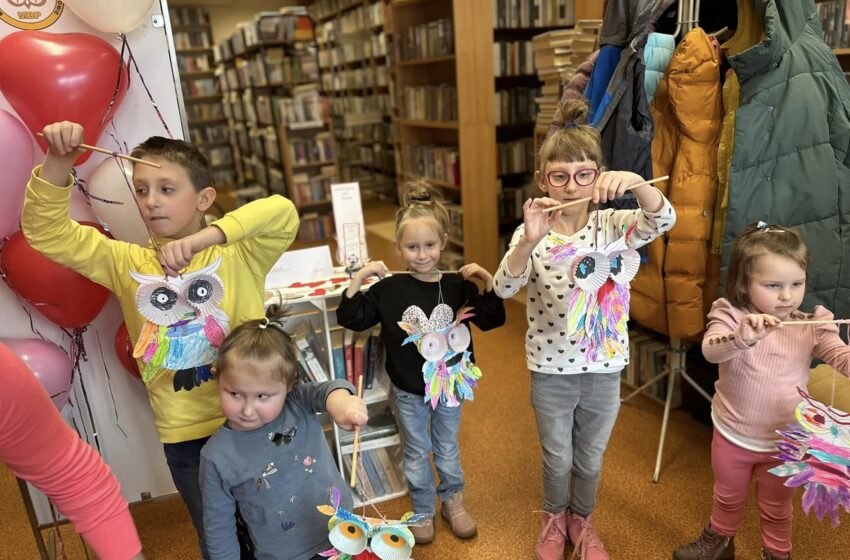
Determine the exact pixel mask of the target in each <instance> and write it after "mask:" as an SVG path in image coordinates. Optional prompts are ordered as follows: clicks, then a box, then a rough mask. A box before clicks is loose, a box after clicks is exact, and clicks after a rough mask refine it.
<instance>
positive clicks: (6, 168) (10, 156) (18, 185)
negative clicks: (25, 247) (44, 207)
mask: <svg viewBox="0 0 850 560" xmlns="http://www.w3.org/2000/svg"><path fill="white" fill-rule="evenodd" d="M0 146H3V151H2V152H0V153H1V154H2V155H0V169H2V170H3V172H2V173H0V239H2V238H4V237H6V236H7V235H9V234H10V233H12V232H13V231H15V230H16V229H18V225H19V224H20V222H21V209H22V208H23V205H24V193H25V192H26V189H27V180H28V179H29V176H30V173H31V172H32V160H33V149H32V138H31V137H30V134H29V131H28V130H27V128H26V127H25V126H24V125H23V124H21V122H20V121H19V120H18V119H16V118H15V117H14V116H13V115H12V114H10V113H9V112H7V111H3V110H2V109H0Z"/></svg>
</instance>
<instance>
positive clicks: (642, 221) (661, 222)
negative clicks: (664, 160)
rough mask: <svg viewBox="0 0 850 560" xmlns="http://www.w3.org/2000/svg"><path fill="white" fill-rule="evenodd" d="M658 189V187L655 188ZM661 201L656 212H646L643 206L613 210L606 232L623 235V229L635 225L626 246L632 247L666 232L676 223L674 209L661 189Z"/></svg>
mask: <svg viewBox="0 0 850 560" xmlns="http://www.w3.org/2000/svg"><path fill="white" fill-rule="evenodd" d="M656 190H658V189H656ZM658 193H659V194H661V200H662V202H663V204H662V206H661V209H660V210H658V212H647V211H646V210H644V209H643V208H638V209H637V210H614V211H613V212H611V217H610V219H609V220H608V230H609V231H608V233H609V235H612V236H613V238H614V239H617V238H619V237H621V236H622V235H623V231H624V230H625V229H628V228H629V227H631V226H632V224H634V225H635V230H634V231H633V232H632V234H631V236H629V240H628V246H629V247H631V248H632V249H637V248H638V247H643V246H644V245H646V244H647V243H649V242H651V241H653V240H655V239H656V238H657V237H660V236H661V235H663V234H665V233H667V232H668V231H670V230H671V229H673V226H674V225H676V210H675V209H674V208H673V205H672V204H670V201H669V200H667V197H665V196H664V195H663V194H662V193H661V191H658Z"/></svg>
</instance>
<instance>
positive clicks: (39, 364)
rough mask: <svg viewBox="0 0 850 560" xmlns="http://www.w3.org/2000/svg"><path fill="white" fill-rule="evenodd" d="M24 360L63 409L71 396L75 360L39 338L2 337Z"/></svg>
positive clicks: (58, 407) (56, 403)
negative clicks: (72, 371)
mask: <svg viewBox="0 0 850 560" xmlns="http://www.w3.org/2000/svg"><path fill="white" fill-rule="evenodd" d="M0 342H2V343H3V344H5V345H6V346H7V347H8V348H9V349H10V350H11V351H12V352H14V353H15V354H17V356H18V357H19V358H20V359H21V361H23V362H24V363H25V364H26V365H27V367H28V368H29V369H30V371H31V372H32V373H33V375H35V377H36V379H38V381H39V382H40V383H41V386H42V387H44V389H45V391H47V394H48V395H50V398H51V399H53V404H55V405H56V408H57V409H59V410H62V407H64V406H65V404H67V402H68V397H70V396H71V370H72V369H73V367H74V364H72V363H71V359H70V358H69V357H68V355H67V354H65V352H63V351H62V349H61V348H59V347H58V346H56V345H55V344H53V343H52V342H49V341H47V340H41V339H38V338H0Z"/></svg>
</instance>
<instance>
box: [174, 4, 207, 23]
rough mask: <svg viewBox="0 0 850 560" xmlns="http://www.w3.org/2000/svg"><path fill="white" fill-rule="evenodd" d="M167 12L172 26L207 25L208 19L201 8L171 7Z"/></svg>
mask: <svg viewBox="0 0 850 560" xmlns="http://www.w3.org/2000/svg"><path fill="white" fill-rule="evenodd" d="M169 12H170V13H169V19H170V20H171V23H172V25H209V17H207V12H206V10H204V9H203V8H198V7H172V8H170V9H169Z"/></svg>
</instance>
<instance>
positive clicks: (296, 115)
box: [274, 84, 330, 130]
mask: <svg viewBox="0 0 850 560" xmlns="http://www.w3.org/2000/svg"><path fill="white" fill-rule="evenodd" d="M274 101H275V103H274V108H275V113H276V116H277V119H278V121H279V122H280V124H281V126H285V127H288V128H290V129H293V130H295V129H300V128H313V127H316V126H322V125H323V124H324V122H325V121H326V120H327V119H328V117H329V116H330V106H329V104H328V102H327V100H326V99H325V98H324V97H322V95H321V94H320V93H319V86H318V84H309V85H303V86H298V87H296V88H293V89H292V97H276V98H274Z"/></svg>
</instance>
